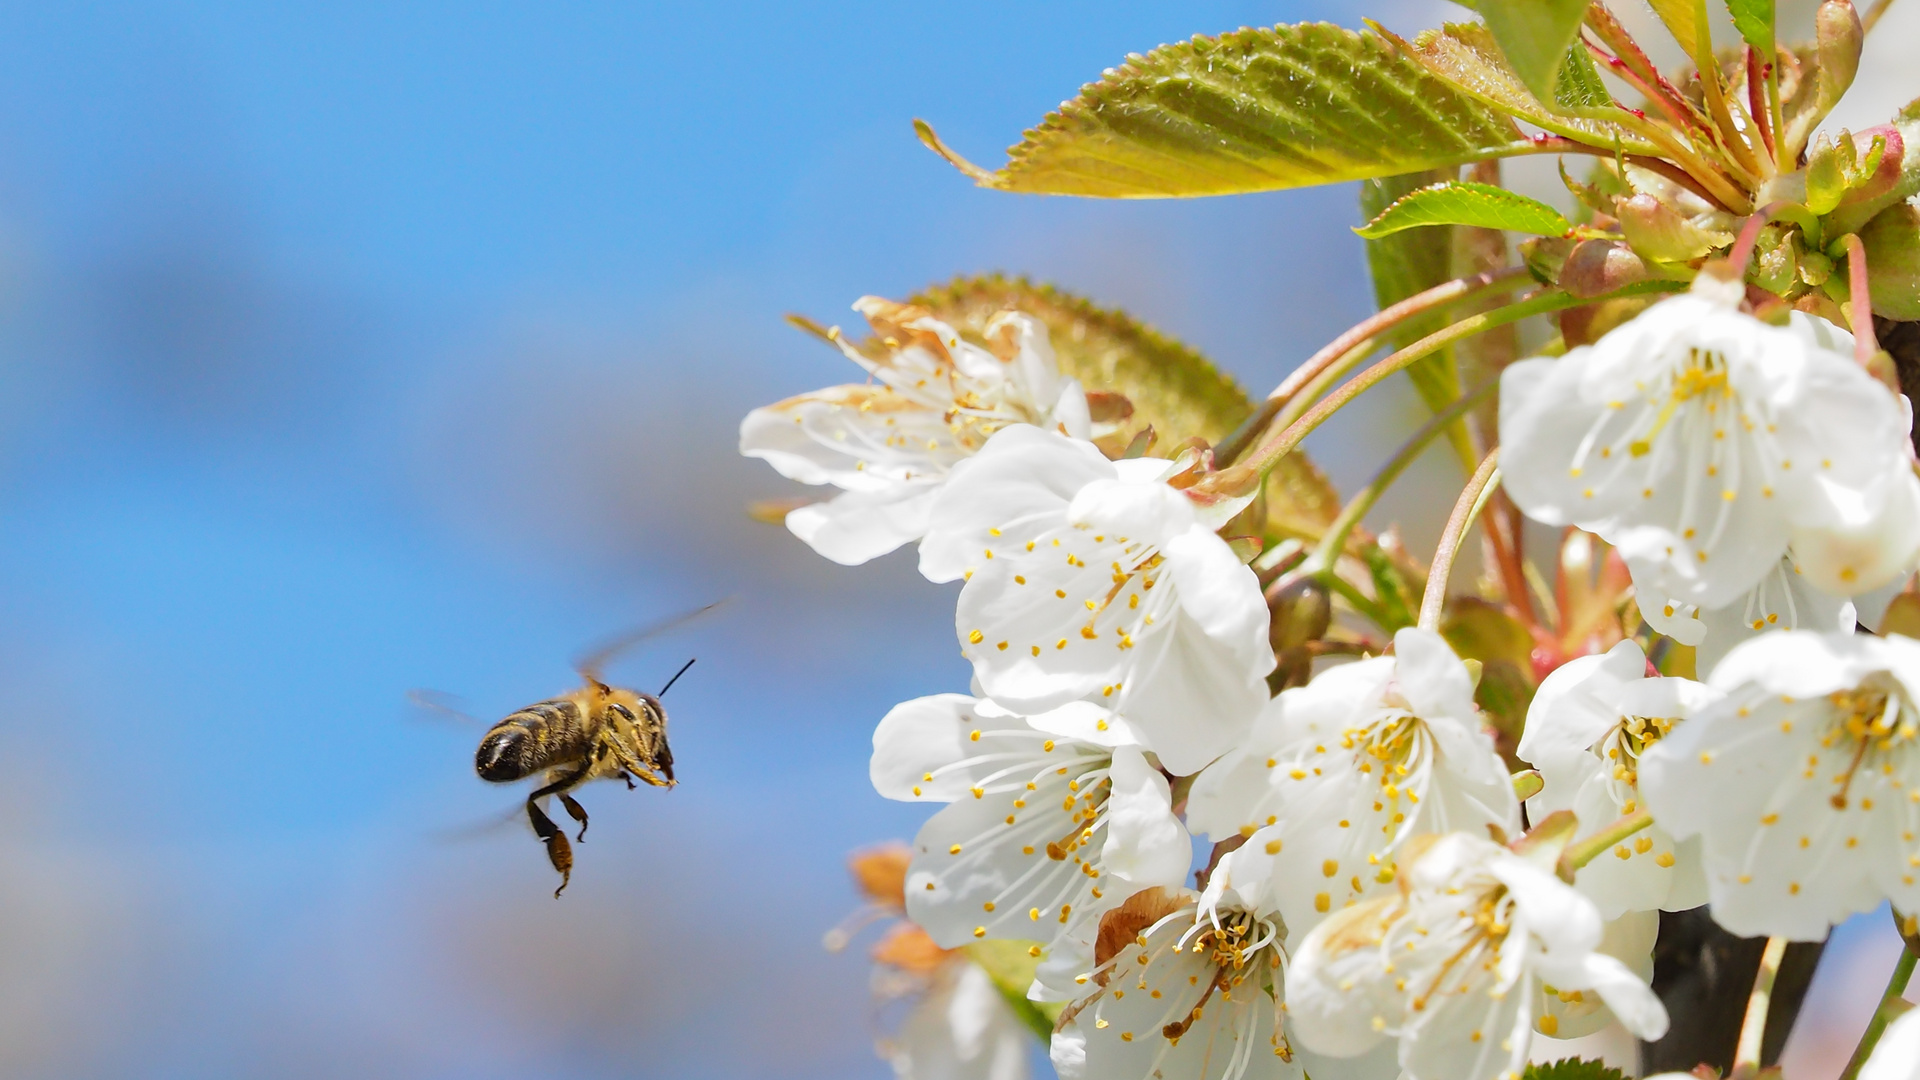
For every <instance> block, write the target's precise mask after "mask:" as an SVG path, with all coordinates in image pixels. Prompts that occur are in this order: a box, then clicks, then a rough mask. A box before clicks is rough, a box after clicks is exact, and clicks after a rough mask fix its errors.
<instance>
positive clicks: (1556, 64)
mask: <svg viewBox="0 0 1920 1080" xmlns="http://www.w3.org/2000/svg"><path fill="white" fill-rule="evenodd" d="M1478 10H1479V12H1480V17H1481V18H1482V19H1485V20H1486V23H1487V29H1489V30H1491V31H1493V39H1494V40H1495V41H1497V42H1499V43H1500V51H1501V52H1503V53H1505V54H1506V57H1507V63H1508V64H1509V65H1511V66H1512V68H1513V71H1514V74H1516V75H1518V76H1520V81H1521V82H1523V83H1525V84H1526V86H1527V89H1529V90H1531V91H1533V96H1534V97H1537V98H1540V99H1541V100H1543V101H1546V100H1551V99H1552V98H1553V96H1554V84H1555V83H1556V82H1558V81H1559V76H1560V65H1561V64H1562V63H1563V62H1564V61H1565V60H1566V57H1567V49H1568V47H1569V46H1571V45H1572V44H1573V42H1574V38H1575V37H1577V36H1578V35H1579V33H1580V22H1581V20H1582V18H1583V17H1585V15H1586V13H1587V0H1481V2H1480V4H1479V5H1478Z"/></svg>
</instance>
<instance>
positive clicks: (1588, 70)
mask: <svg viewBox="0 0 1920 1080" xmlns="http://www.w3.org/2000/svg"><path fill="white" fill-rule="evenodd" d="M1553 101H1554V104H1556V105H1558V106H1559V107H1560V108H1561V109H1562V110H1563V111H1569V112H1571V111H1576V110H1579V109H1606V108H1611V107H1612V106H1613V105H1614V104H1615V102H1614V100H1613V94H1612V93H1611V92H1609V91H1608V90H1607V84H1606V83H1605V82H1602V81H1601V79H1600V69H1599V68H1596V67H1594V66H1593V57H1591V56H1588V55H1587V50H1586V48H1585V47H1583V46H1582V45H1581V44H1580V43H1579V42H1577V41H1576V42H1574V43H1573V45H1572V46H1570V47H1569V48H1568V49H1567V60H1566V63H1565V64H1563V65H1562V66H1561V68H1560V80H1559V81H1558V82H1556V83H1555V84H1554V87H1553Z"/></svg>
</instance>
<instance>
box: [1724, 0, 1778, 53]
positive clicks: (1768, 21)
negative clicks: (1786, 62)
mask: <svg viewBox="0 0 1920 1080" xmlns="http://www.w3.org/2000/svg"><path fill="white" fill-rule="evenodd" d="M1727 12H1728V14H1730V15H1732V16H1733V28H1734V29H1735V30H1738V31H1740V36H1741V37H1743V38H1745V39H1746V41H1747V44H1749V45H1751V46H1753V51H1754V52H1757V53H1759V54H1760V62H1761V63H1763V64H1771V63H1773V49H1774V45H1773V0H1727Z"/></svg>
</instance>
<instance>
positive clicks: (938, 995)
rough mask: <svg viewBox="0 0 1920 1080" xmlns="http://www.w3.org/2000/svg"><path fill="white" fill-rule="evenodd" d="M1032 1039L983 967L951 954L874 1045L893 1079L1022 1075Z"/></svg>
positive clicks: (1022, 1079) (984, 1079) (998, 1079)
mask: <svg viewBox="0 0 1920 1080" xmlns="http://www.w3.org/2000/svg"><path fill="white" fill-rule="evenodd" d="M1032 1040H1033V1032H1032V1031H1031V1030H1029V1029H1028V1028H1027V1026H1026V1025H1025V1024H1023V1023H1022V1022H1021V1020H1020V1018H1019V1017H1018V1016H1015V1015H1014V1013H1013V1009H1012V1008H1011V1007H1009V1006H1008V1005H1007V1002H1006V999H1005V998H1003V997H1001V996H1000V991H999V989H998V988H996V987H995V986H994V985H993V980H992V979H991V978H990V977H989V976H988V975H987V973H986V971H985V970H983V969H982V968H981V967H980V966H979V965H978V964H974V963H971V962H969V961H967V960H965V959H964V958H959V957H956V958H953V959H950V960H948V961H947V962H946V963H944V964H942V965H941V966H940V967H939V968H937V969H935V970H934V971H933V972H932V973H930V974H929V975H928V976H927V979H926V986H925V988H924V989H923V990H921V992H920V995H919V997H918V999H917V1001H916V1002H915V1004H914V1006H913V1008H912V1010H911V1011H909V1012H908V1013H907V1015H906V1017H905V1018H903V1019H902V1020H901V1021H900V1026H899V1027H898V1028H897V1029H896V1030H895V1031H894V1033H893V1034H892V1035H890V1036H888V1037H886V1038H883V1039H881V1040H880V1041H879V1044H878V1045H879V1049H880V1052H881V1055H882V1056H883V1057H885V1058H886V1059H887V1062H888V1064H890V1065H892V1066H893V1075H894V1076H895V1077H897V1078H898V1080H1027V1076H1028V1074H1029V1073H1030V1071H1031V1070H1030V1069H1029V1068H1028V1065H1027V1053H1028V1047H1029V1046H1031V1045H1032Z"/></svg>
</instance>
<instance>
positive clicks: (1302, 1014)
mask: <svg viewBox="0 0 1920 1080" xmlns="http://www.w3.org/2000/svg"><path fill="white" fill-rule="evenodd" d="M1397 903H1398V898H1396V897H1392V896H1382V897H1379V898H1378V899H1375V900H1371V901H1368V902H1367V903H1364V904H1358V905H1356V906H1354V907H1350V908H1346V909H1344V910H1341V911H1338V912H1335V913H1334V914H1333V915H1332V916H1331V917H1329V918H1327V919H1325V920H1323V921H1322V922H1321V923H1320V925H1318V926H1316V927H1314V928H1313V931H1312V932H1311V933H1309V934H1307V936H1306V938H1305V940H1303V941H1302V942H1301V944H1300V946H1299V948H1298V949H1297V950H1296V951H1295V952H1294V955H1293V963H1292V964H1291V965H1289V966H1288V968H1287V1008H1288V1010H1289V1012H1290V1013H1291V1014H1292V1017H1293V1022H1294V1025H1295V1029H1296V1030H1297V1031H1298V1032H1299V1033H1300V1041H1301V1042H1302V1043H1304V1044H1305V1045H1306V1046H1307V1048H1308V1049H1310V1050H1313V1051H1315V1052H1317V1053H1321V1054H1329V1055H1332V1056H1334V1057H1353V1056H1356V1055H1358V1054H1363V1053H1365V1052H1367V1051H1368V1050H1369V1049H1371V1048H1372V1047H1374V1046H1375V1045H1377V1044H1378V1043H1379V1042H1380V1041H1381V1040H1382V1039H1384V1038H1386V1035H1385V1032H1386V1031H1387V1029H1388V1028H1397V1027H1398V1026H1399V1024H1400V1020H1401V1017H1402V1016H1403V1015H1404V1009H1405V1005H1404V1003H1403V1001H1402V999H1401V996H1400V994H1399V993H1398V992H1397V991H1395V990H1394V987H1393V981H1392V974H1391V972H1389V971H1388V961H1387V958H1386V957H1385V956H1384V955H1383V954H1382V952H1381V942H1382V941H1383V940H1384V933H1385V929H1386V920H1388V919H1389V918H1392V917H1393V916H1394V915H1395V914H1396V913H1397V908H1396V905H1397Z"/></svg>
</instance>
